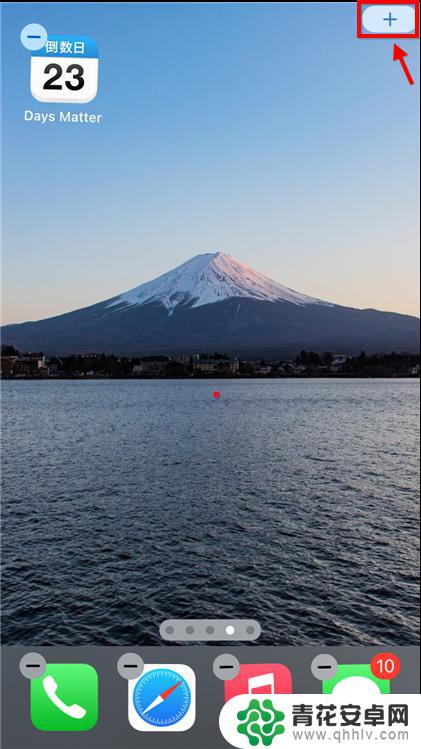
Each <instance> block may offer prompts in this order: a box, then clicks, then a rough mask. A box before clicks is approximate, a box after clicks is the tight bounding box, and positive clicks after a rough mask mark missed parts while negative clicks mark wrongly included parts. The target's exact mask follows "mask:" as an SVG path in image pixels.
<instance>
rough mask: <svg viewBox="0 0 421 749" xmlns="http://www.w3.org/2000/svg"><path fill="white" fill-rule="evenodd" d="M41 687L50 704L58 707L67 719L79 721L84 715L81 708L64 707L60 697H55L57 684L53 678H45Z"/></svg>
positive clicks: (74, 706)
mask: <svg viewBox="0 0 421 749" xmlns="http://www.w3.org/2000/svg"><path fill="white" fill-rule="evenodd" d="M42 685H43V687H44V689H45V692H46V694H47V696H48V697H49V698H50V700H51V702H52V703H53V704H54V705H55V706H56V707H58V709H59V710H61V711H62V712H63V713H65V715H68V716H69V718H75V720H81V719H82V718H84V717H85V715H86V710H85V708H83V707H81V706H80V705H76V704H75V705H66V704H65V703H64V702H63V700H61V699H60V697H58V696H57V694H56V693H57V689H58V686H57V682H56V681H55V680H54V678H53V677H52V676H51V674H50V676H46V677H45V678H44V679H43V680H42Z"/></svg>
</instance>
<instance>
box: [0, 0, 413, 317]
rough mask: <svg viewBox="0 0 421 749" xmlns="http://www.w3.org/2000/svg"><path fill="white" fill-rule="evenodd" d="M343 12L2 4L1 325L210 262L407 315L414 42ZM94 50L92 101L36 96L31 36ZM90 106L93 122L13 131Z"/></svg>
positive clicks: (351, 6) (283, 7)
mask: <svg viewBox="0 0 421 749" xmlns="http://www.w3.org/2000/svg"><path fill="white" fill-rule="evenodd" d="M355 13H356V10H355V3H337V4H335V3H317V2H316V3H298V2H297V3H279V4H273V3H268V4H264V3H261V4H253V3H250V4H246V3H244V4H242V3H233V4H230V3H221V4H217V3H209V4H206V3H203V4H183V3H179V4H177V3H170V4H160V3H151V4H149V3H144V4H136V3H127V4H125V3H118V4H114V3H104V4H101V3H98V4H90V3H80V4H73V3H45V4H44V3H31V4H25V3H14V4H12V3H11V4H8V5H6V6H3V55H2V60H3V79H4V84H3V85H4V89H3V90H4V95H3V117H4V127H3V152H4V182H3V206H4V217H5V219H4V255H3V264H4V281H3V289H4V322H18V321H22V320H27V319H39V318H41V317H47V316H49V315H52V314H58V313H61V312H64V311H68V310H71V309H75V308H77V307H82V306H85V305H88V304H91V303H94V302H97V301H99V300H102V299H106V298H108V297H111V296H114V295H115V294H117V293H119V292H121V291H124V290H126V289H128V288H131V287H133V286H135V285H137V284H139V283H141V282H143V281H146V280H149V279H151V278H152V277H154V276H156V275H158V274H160V273H162V272H164V271H166V270H169V269H170V268H171V267H174V266H175V265H177V264H178V263H180V262H183V261H184V260H186V259H188V258H189V257H191V256H192V255H195V254H197V253H199V252H210V251H215V250H222V251H224V252H228V253H230V254H232V255H233V256H234V257H236V258H237V259H238V260H240V261H243V262H246V263H248V264H250V265H252V266H254V267H255V268H256V269H257V270H259V271H260V272H262V273H266V274H267V275H269V276H271V277H272V278H274V279H276V280H278V281H280V282H281V283H284V284H286V285H288V286H291V287H292V288H295V289H298V290H299V291H303V292H305V293H308V294H311V295H313V296H317V297H321V298H324V299H328V300H331V301H334V302H337V303H340V304H346V305H350V306H356V307H377V308H379V309H390V310H395V311H399V312H406V313H410V314H418V309H419V308H418V239H417V238H418V233H419V209H418V201H419V194H418V170H419V150H418V137H419V120H418V104H419V74H418V60H419V47H418V41H413V40H409V41H406V40H405V42H401V46H402V47H404V49H405V50H406V51H407V52H408V57H407V62H408V65H409V67H410V69H411V72H412V74H413V75H414V78H415V86H413V87H410V86H409V85H408V84H407V82H406V79H405V78H404V76H403V73H402V70H401V68H400V65H399V63H397V62H395V63H394V62H392V47H393V44H392V42H391V41H390V40H385V41H383V40H367V41H361V40H357V38H356V33H355V26H356V22H355ZM30 22H33V23H35V22H36V23H41V24H42V25H43V26H45V27H46V28H47V30H48V31H49V32H50V33H51V34H62V33H68V34H73V35H75V36H80V35H88V36H91V37H92V38H94V39H95V40H96V41H97V43H98V46H99V51H100V83H99V91H98V95H97V97H96V99H95V100H94V101H92V102H90V103H89V104H84V105H81V106H79V105H59V104H41V103H39V102H37V101H36V100H35V99H33V98H32V97H31V94H30V91H29V64H30V53H29V52H28V51H27V50H25V49H24V48H23V46H22V45H21V43H20V40H19V36H20V31H21V29H22V27H23V26H24V25H25V24H27V23H30ZM25 109H31V110H32V111H37V112H57V111H59V110H60V109H61V110H72V111H84V112H89V113H100V114H102V115H103V118H102V123H101V124H100V125H86V124H77V125H68V124H63V123H62V124H50V125H38V124H34V123H25V122H24V119H23V115H24V110H25Z"/></svg>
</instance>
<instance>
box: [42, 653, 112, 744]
mask: <svg viewBox="0 0 421 749" xmlns="http://www.w3.org/2000/svg"><path fill="white" fill-rule="evenodd" d="M31 720H32V724H33V725H34V726H35V728H38V730H40V731H89V730H90V729H91V728H93V727H94V725H95V724H96V722H97V720H98V674H97V672H96V671H95V669H94V668H93V667H92V666H90V665H88V664H87V663H50V664H48V665H47V667H46V670H45V672H44V674H43V676H42V677H41V678H39V679H32V680H31Z"/></svg>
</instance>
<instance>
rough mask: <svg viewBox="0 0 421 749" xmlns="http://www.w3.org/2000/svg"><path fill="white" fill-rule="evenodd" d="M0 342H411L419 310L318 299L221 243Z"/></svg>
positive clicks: (305, 345) (77, 347)
mask: <svg viewBox="0 0 421 749" xmlns="http://www.w3.org/2000/svg"><path fill="white" fill-rule="evenodd" d="M2 335H3V343H7V344H11V345H13V346H15V347H16V348H17V349H19V350H21V351H24V350H26V351H27V350H32V351H35V350H36V351H44V352H45V353H47V354H49V355H60V354H61V355H66V354H70V353H88V352H103V353H115V354H128V355H146V354H181V353H198V352H202V351H213V350H216V349H218V350H222V351H223V352H225V353H228V354H231V355H238V356H243V357H254V356H256V357H261V356H266V357H269V356H273V357H276V356H279V357H282V356H292V355H295V354H296V353H297V352H298V351H300V350H301V349H311V350H315V351H336V352H337V351H345V352H346V353H350V354H355V353H359V352H360V351H361V350H362V349H365V350H366V351H369V352H387V351H392V350H395V351H403V350H405V351H418V350H419V320H418V318H416V317H411V316H409V315H401V314H397V313H393V312H379V311H377V310H374V309H365V310H359V309H354V308H352V307H343V306H340V305H337V304H331V303H330V302H326V301H323V300H321V299H315V298H314V297H311V296H307V295H306V294H302V293H300V292H298V291H294V290H292V289H290V288H288V287H287V286H283V285H282V284H280V283H278V282H277V281H273V280H271V279H270V278H267V277H266V276H264V275H262V274H261V273H258V272H257V271H255V270H253V269H252V268H250V267H249V266H247V265H244V264H243V263H240V262H238V261H237V260H235V259H234V258H232V257H231V256H230V255H226V254H224V253H222V252H215V253H206V254H203V255H196V256H195V257H193V258H191V259H190V260H187V262H185V263H182V265H179V266H178V267H177V268H174V269H173V270H171V271H169V272H168V273H164V274H163V275H161V276H159V277H158V278H155V279H154V280H152V281H148V282H147V283H143V284H141V285H140V286H136V287H135V288H133V289H131V290H129V291H126V292H124V293H122V294H119V295H118V296H115V297H113V298H112V299H108V300H106V301H103V302H99V303H97V304H94V305H91V306H89V307H85V308H83V309H79V310H76V311H74V312H68V313H65V314H63V315H58V316H56V317H51V318H48V319H46V320H39V321H38V322H25V323H21V324H17V325H6V326H4V327H3V328H2Z"/></svg>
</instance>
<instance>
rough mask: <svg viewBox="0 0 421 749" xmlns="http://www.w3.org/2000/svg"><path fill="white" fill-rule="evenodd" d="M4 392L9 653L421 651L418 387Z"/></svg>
mask: <svg viewBox="0 0 421 749" xmlns="http://www.w3.org/2000/svg"><path fill="white" fill-rule="evenodd" d="M213 386H214V383H213V382H211V381H197V380H196V381H185V380H182V381H164V382H160V381H118V380H114V381H89V382H80V381H73V382H72V381H63V382H59V381H56V382H36V381H32V382H30V381H28V382H11V381H8V382H4V383H3V440H4V444H3V485H4V491H3V527H4V533H3V539H4V556H3V559H4V573H3V575H4V576H3V638H4V641H5V642H7V643H9V644H12V643H21V644H28V645H29V644H33V643H37V644H44V645H45V644H52V643H55V644H58V643H63V644H73V645H75V644H110V645H115V644H119V645H123V644H133V645H134V644H136V645H137V644H154V643H159V638H158V624H159V623H160V622H161V621H162V620H163V619H165V618H170V617H253V618H257V619H259V621H260V622H261V624H262V627H263V636H262V638H261V640H260V641H259V642H260V643H261V644H302V645H303V644H316V643H317V644H319V643H320V644H322V643H325V644H349V645H351V644H378V643H390V644H399V645H406V644H415V643H418V610H417V607H418V586H417V579H418V448H419V444H418V431H417V423H418V408H419V399H418V383H417V382H416V381H409V380H406V381H403V380H394V381H387V380H382V381H380V380H372V381H368V380H352V381H351V380H347V381H346V380H345V381H344V380H342V381H338V380H307V381H305V380H270V381H262V380H260V381H246V380H241V381H226V380H225V381H222V382H221V381H220V382H219V389H220V390H221V393H222V397H221V398H220V400H218V401H215V400H214V399H213V398H212V391H213Z"/></svg>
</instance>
